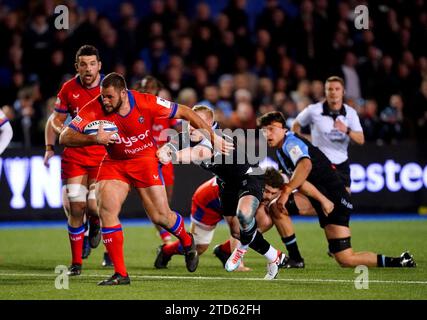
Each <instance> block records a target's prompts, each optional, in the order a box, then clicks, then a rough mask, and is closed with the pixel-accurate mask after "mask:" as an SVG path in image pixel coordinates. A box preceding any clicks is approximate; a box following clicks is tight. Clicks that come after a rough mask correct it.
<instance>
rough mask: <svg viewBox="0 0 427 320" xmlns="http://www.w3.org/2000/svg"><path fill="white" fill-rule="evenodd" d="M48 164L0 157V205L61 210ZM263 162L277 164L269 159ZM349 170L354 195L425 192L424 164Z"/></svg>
mask: <svg viewBox="0 0 427 320" xmlns="http://www.w3.org/2000/svg"><path fill="white" fill-rule="evenodd" d="M49 163H50V167H49V168H46V167H45V166H44V165H43V157H42V156H32V157H11V158H0V178H1V190H2V192H1V193H0V201H1V202H2V204H6V203H8V204H9V207H10V208H11V209H15V210H22V209H43V208H52V209H55V208H60V207H61V205H62V199H61V186H62V184H61V159H60V157H59V156H54V157H52V158H51V159H50V162H49ZM263 163H265V164H267V165H268V166H274V165H277V164H276V163H275V162H274V161H273V160H272V159H270V158H267V159H265V161H263ZM350 168H351V179H352V183H351V190H352V192H353V193H361V192H369V193H376V192H380V191H389V192H403V191H406V192H416V191H419V190H421V189H427V165H426V164H420V163H416V162H408V163H398V162H396V161H395V160H393V159H389V160H386V161H384V163H370V164H368V165H361V164H358V163H352V164H351V165H350ZM177 183H178V184H179V183H183V182H182V181H177ZM194 187H196V186H194ZM5 188H6V190H5Z"/></svg>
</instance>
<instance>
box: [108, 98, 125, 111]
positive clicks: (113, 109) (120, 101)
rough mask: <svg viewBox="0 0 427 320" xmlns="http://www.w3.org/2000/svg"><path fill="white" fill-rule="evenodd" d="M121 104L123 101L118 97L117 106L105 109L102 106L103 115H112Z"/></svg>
mask: <svg viewBox="0 0 427 320" xmlns="http://www.w3.org/2000/svg"><path fill="white" fill-rule="evenodd" d="M122 104H123V100H122V98H121V97H119V101H117V104H116V105H115V106H113V105H111V107H109V108H108V109H107V107H106V106H105V105H103V108H104V111H105V113H113V112H117V111H119V109H120V107H121V106H122Z"/></svg>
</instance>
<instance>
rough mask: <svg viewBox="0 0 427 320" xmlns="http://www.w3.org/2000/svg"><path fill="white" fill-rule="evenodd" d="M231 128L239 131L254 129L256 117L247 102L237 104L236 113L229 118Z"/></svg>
mask: <svg viewBox="0 0 427 320" xmlns="http://www.w3.org/2000/svg"><path fill="white" fill-rule="evenodd" d="M231 127H232V128H234V129H235V128H241V129H244V130H246V129H255V128H256V115H255V112H254V108H253V107H252V105H251V104H250V103H248V102H239V103H238V104H237V107H236V111H234V112H233V114H232V116H231Z"/></svg>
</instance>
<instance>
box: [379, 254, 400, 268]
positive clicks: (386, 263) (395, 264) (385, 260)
mask: <svg viewBox="0 0 427 320" xmlns="http://www.w3.org/2000/svg"><path fill="white" fill-rule="evenodd" d="M377 266H378V267H380V268H387V267H391V268H400V267H401V266H402V265H401V264H400V258H399V257H396V258H393V257H386V256H385V255H383V254H379V255H377Z"/></svg>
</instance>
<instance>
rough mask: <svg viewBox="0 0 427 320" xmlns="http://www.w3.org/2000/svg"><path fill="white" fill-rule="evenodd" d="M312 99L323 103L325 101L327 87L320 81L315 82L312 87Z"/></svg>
mask: <svg viewBox="0 0 427 320" xmlns="http://www.w3.org/2000/svg"><path fill="white" fill-rule="evenodd" d="M310 99H311V100H312V101H322V100H324V99H325V87H324V86H323V82H322V81H320V80H313V81H312V82H311V87H310Z"/></svg>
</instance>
